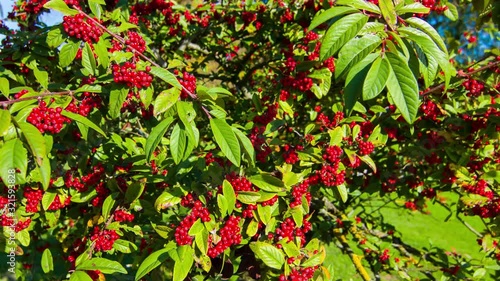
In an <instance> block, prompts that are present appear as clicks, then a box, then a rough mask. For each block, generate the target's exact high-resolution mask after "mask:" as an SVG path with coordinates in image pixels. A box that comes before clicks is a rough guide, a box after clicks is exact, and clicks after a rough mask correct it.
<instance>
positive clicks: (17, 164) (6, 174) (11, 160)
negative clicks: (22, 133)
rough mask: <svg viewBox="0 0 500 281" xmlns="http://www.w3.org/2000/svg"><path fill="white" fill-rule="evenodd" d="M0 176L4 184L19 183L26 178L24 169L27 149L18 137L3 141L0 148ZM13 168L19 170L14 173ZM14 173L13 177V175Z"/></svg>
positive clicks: (26, 166) (26, 160)
mask: <svg viewBox="0 0 500 281" xmlns="http://www.w3.org/2000/svg"><path fill="white" fill-rule="evenodd" d="M0 159H2V161H0V177H1V178H2V180H3V182H4V183H5V185H10V184H12V180H14V181H15V182H14V184H21V183H24V182H25V179H26V169H27V168H28V151H27V150H26V148H24V146H23V143H22V142H21V141H20V140H19V139H11V140H9V141H6V142H4V144H3V146H2V148H1V149H0ZM15 169H18V170H19V171H20V172H19V173H15ZM14 175H15V179H14V178H13V176H14Z"/></svg>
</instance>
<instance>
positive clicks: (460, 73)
mask: <svg viewBox="0 0 500 281" xmlns="http://www.w3.org/2000/svg"><path fill="white" fill-rule="evenodd" d="M498 65H500V61H496V62H492V63H489V64H488V65H485V66H483V67H480V68H478V69H476V70H473V71H470V72H465V71H463V70H459V71H458V76H459V77H460V78H461V79H467V78H470V77H471V76H472V75H474V74H476V73H478V72H482V71H485V70H487V69H490V68H492V67H495V66H498ZM444 86H445V84H444V83H441V84H439V85H437V86H435V87H432V88H430V89H428V90H426V91H424V92H423V93H422V95H428V94H430V93H434V92H437V91H440V90H442V89H444Z"/></svg>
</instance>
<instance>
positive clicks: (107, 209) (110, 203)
mask: <svg viewBox="0 0 500 281" xmlns="http://www.w3.org/2000/svg"><path fill="white" fill-rule="evenodd" d="M117 195H118V193H113V194H110V195H109V196H108V197H106V199H104V203H102V217H103V218H104V220H107V219H108V218H109V215H110V214H111V211H112V210H113V207H114V206H115V203H116V197H117Z"/></svg>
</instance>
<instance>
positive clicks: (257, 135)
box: [249, 126, 272, 163]
mask: <svg viewBox="0 0 500 281" xmlns="http://www.w3.org/2000/svg"><path fill="white" fill-rule="evenodd" d="M265 129H266V127H265V126H260V127H259V126H256V127H254V128H253V129H252V133H251V134H250V135H249V139H250V141H251V142H252V145H253V147H254V149H255V153H256V157H255V158H256V159H257V161H259V162H261V163H265V162H266V161H267V156H269V154H271V152H272V151H271V148H270V147H269V145H268V144H267V143H266V138H265V137H264V136H263V135H262V133H263V132H264V130H265Z"/></svg>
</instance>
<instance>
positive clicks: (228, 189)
mask: <svg viewBox="0 0 500 281" xmlns="http://www.w3.org/2000/svg"><path fill="white" fill-rule="evenodd" d="M222 194H224V197H226V200H227V212H228V214H229V215H231V214H232V213H233V210H234V207H235V205H236V194H235V192H234V188H233V186H232V185H231V183H230V182H228V181H227V180H224V182H223V183H222Z"/></svg>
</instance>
